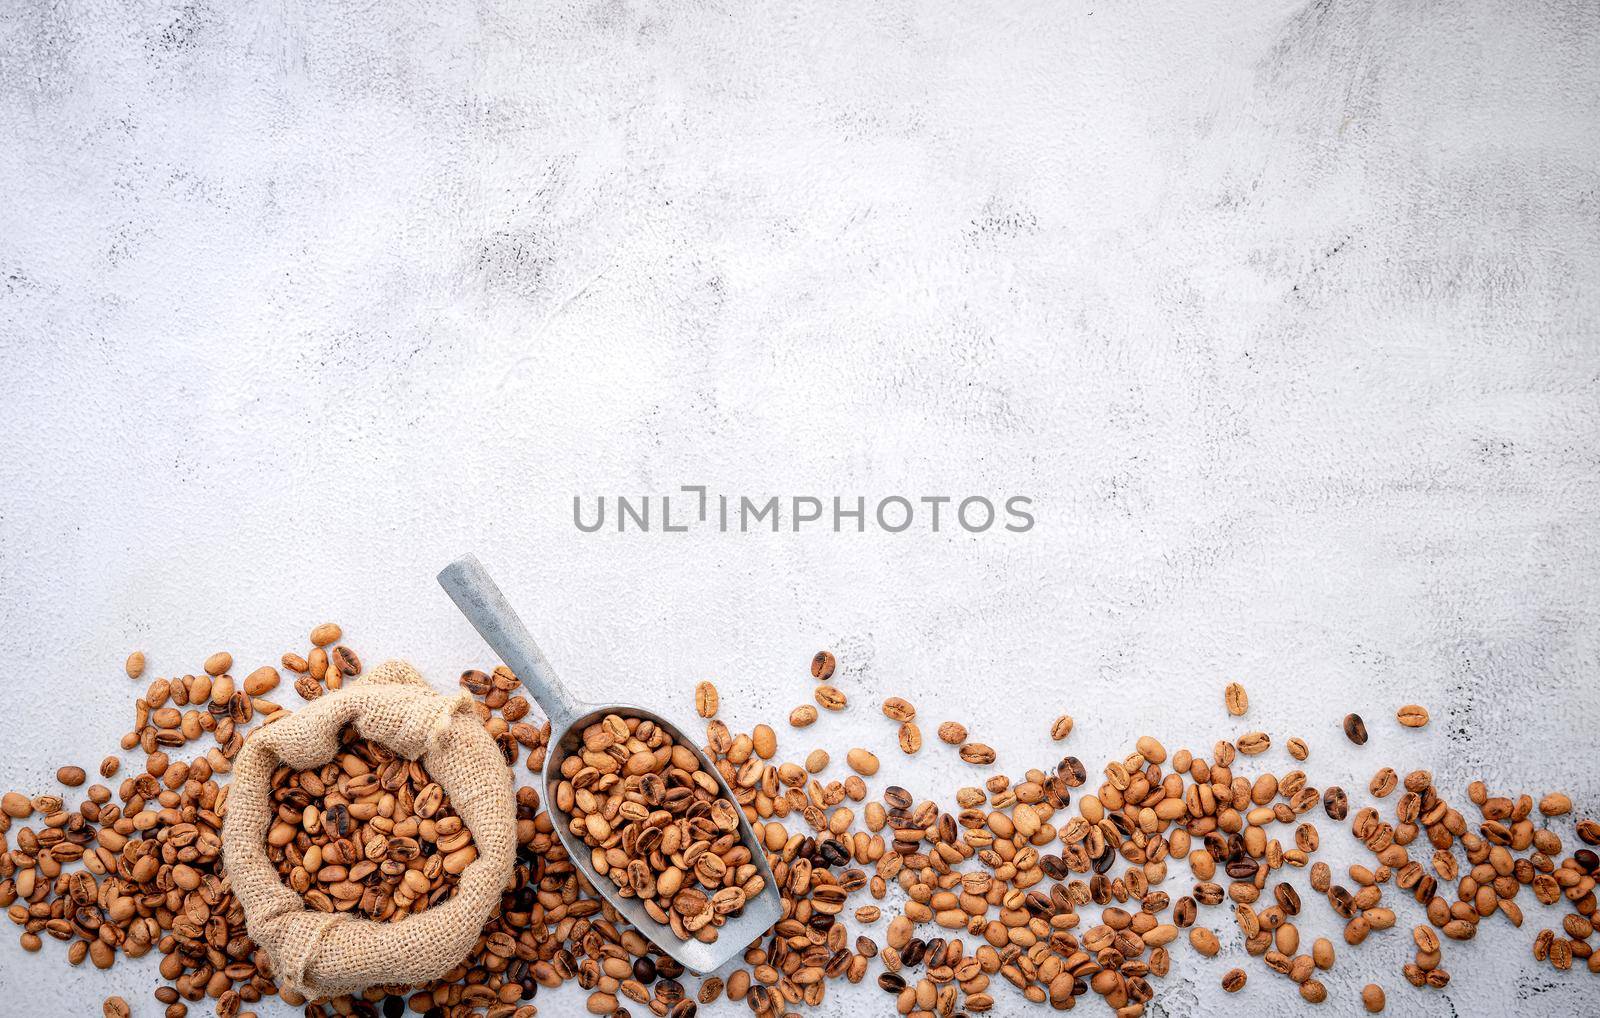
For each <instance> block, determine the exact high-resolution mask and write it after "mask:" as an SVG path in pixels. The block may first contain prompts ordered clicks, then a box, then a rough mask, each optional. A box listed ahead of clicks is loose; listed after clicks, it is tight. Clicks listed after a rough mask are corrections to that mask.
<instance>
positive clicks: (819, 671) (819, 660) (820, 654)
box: [811, 650, 837, 682]
mask: <svg viewBox="0 0 1600 1018" xmlns="http://www.w3.org/2000/svg"><path fill="white" fill-rule="evenodd" d="M836 664H837V662H836V661H835V660H834V657H833V655H832V654H830V653H829V652H828V651H825V650H819V651H817V652H816V654H815V655H813V656H812V658H811V677H812V678H813V679H817V680H819V681H821V682H826V681H828V680H829V679H831V678H832V677H833V669H834V667H835V665H836Z"/></svg>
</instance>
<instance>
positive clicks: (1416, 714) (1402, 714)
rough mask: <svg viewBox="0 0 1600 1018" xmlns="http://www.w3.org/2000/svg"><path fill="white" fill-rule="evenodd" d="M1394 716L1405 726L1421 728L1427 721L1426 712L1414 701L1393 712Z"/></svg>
mask: <svg viewBox="0 0 1600 1018" xmlns="http://www.w3.org/2000/svg"><path fill="white" fill-rule="evenodd" d="M1395 718H1396V719H1397V720H1398V721H1399V722H1400V723H1401V724H1402V725H1404V726H1405V727H1407V728H1421V727H1422V726H1423V725H1425V724H1427V723H1428V712H1427V710H1426V709H1425V708H1423V707H1419V706H1417V705H1416V704H1414V703H1408V704H1406V705H1405V706H1404V707H1401V708H1400V709H1399V710H1398V711H1397V712H1395Z"/></svg>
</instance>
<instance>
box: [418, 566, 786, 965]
mask: <svg viewBox="0 0 1600 1018" xmlns="http://www.w3.org/2000/svg"><path fill="white" fill-rule="evenodd" d="M439 585H440V586H442V587H444V589H445V593H447V594H449V595H450V600H452V601H454V602H455V603H456V607H457V608H459V609H461V613H462V614H463V615H465V616H466V617H467V621H469V622H471V623H472V625H473V628H474V629H476V630H477V631H478V634H479V635H480V636H482V637H483V639H484V642H485V643H487V644H488V645H489V646H490V647H491V648H492V649H493V650H494V652H495V653H496V654H498V655H499V656H500V660H502V661H504V662H505V664H506V667H508V668H510V669H511V670H512V671H513V672H515V673H516V676H517V678H518V679H519V680H520V681H521V682H522V685H523V686H524V687H525V688H526V689H527V690H528V692H529V693H530V694H532V696H533V698H534V700H536V701H538V703H539V706H540V707H542V708H544V713H545V717H547V718H549V719H550V746H549V751H548V752H547V754H546V756H545V762H544V788H543V789H542V790H541V791H542V793H543V796H544V805H545V808H546V809H548V810H550V813H551V819H552V820H553V821H554V827H555V830H556V834H557V835H559V836H560V838H561V844H562V845H563V846H564V847H565V848H566V850H567V855H569V856H571V858H572V863H573V865H574V866H576V867H577V868H578V870H579V872H581V873H582V874H583V875H584V877H585V878H586V879H587V880H588V881H589V883H590V884H591V885H592V886H593V887H594V889H595V890H596V891H597V892H599V893H600V894H601V895H602V896H604V898H605V899H606V901H607V902H609V903H610V904H611V906H612V907H613V908H615V909H616V910H617V911H618V912H620V913H621V914H622V915H623V916H624V917H625V918H627V920H628V921H629V922H630V923H632V924H633V925H634V927H635V928H636V929H638V931H639V932H640V933H642V934H643V935H644V936H645V937H647V938H649V940H650V942H651V943H653V944H654V945H655V946H656V947H658V948H660V949H661V951H662V953H663V954H666V955H667V956H668V957H670V958H672V959H673V960H675V961H677V962H678V963H680V964H681V965H683V967H684V968H687V969H689V970H690V971H693V972H710V971H711V970H713V969H716V968H720V967H721V966H722V965H723V964H724V963H726V962H728V961H729V960H731V959H733V958H734V957H736V956H738V955H740V954H742V953H743V952H744V949H745V948H747V947H749V946H750V945H751V944H753V943H755V942H756V941H757V940H760V939H761V937H763V936H764V935H765V934H766V933H767V931H768V930H770V929H771V928H772V927H773V925H774V924H776V923H777V921H778V920H779V919H780V918H782V915H783V903H782V901H781V900H780V899H779V897H778V886H777V884H776V883H775V882H774V880H773V878H772V869H771V867H769V866H768V865H767V854H766V851H765V850H764V849H763V848H762V846H761V843H760V842H759V841H757V840H756V836H755V832H754V831H752V830H751V829H750V821H749V820H748V819H747V818H746V817H745V815H744V810H743V809H742V808H741V809H739V810H738V814H739V837H740V838H741V839H742V840H743V842H744V846H745V848H747V849H749V851H750V857H751V859H752V861H753V862H754V863H755V865H756V868H757V869H758V870H759V871H760V873H761V876H762V878H763V879H765V880H766V887H765V888H763V889H762V891H761V893H760V894H758V895H756V896H755V897H753V898H751V899H749V900H748V901H746V902H745V905H744V908H743V909H741V910H740V911H739V912H737V913H735V914H734V915H730V916H728V917H727V919H726V921H725V922H724V923H723V924H722V925H721V926H720V927H717V928H716V929H717V939H716V940H715V941H713V942H711V943H709V944H708V943H705V942H703V941H700V940H679V939H678V937H677V935H676V934H674V933H673V932H672V929H671V928H670V927H668V926H666V925H663V924H662V923H659V922H657V921H656V920H655V919H653V918H652V917H651V916H650V914H649V913H648V912H646V911H645V909H644V906H643V905H642V904H640V902H639V901H638V899H636V898H625V897H623V896H622V895H620V894H618V893H617V890H616V886H615V884H613V883H612V881H611V879H610V878H609V877H604V876H601V875H600V873H599V872H598V871H596V870H595V868H594V865H593V863H592V862H591V861H590V852H591V849H590V848H589V846H588V845H586V844H584V842H583V839H581V838H579V837H578V836H577V835H575V834H573V833H572V831H571V830H569V829H568V825H567V823H566V818H565V817H563V816H561V814H560V810H558V809H557V808H556V805H555V789H556V786H557V785H559V784H560V783H561V762H562V761H563V760H565V759H566V758H567V757H568V756H569V755H570V754H571V753H572V752H573V751H574V750H576V749H578V748H579V747H580V746H581V745H582V739H583V730H584V728H586V727H587V726H588V725H590V724H593V723H594V722H596V721H599V720H600V719H601V718H603V717H605V716H606V715H607V714H616V715H618V716H620V717H623V718H639V719H641V720H645V721H651V722H654V723H655V724H656V725H657V726H659V727H660V728H661V729H663V730H664V731H666V732H667V734H669V735H671V736H672V738H673V739H674V740H676V741H677V742H678V744H679V745H681V746H684V747H686V748H688V749H689V750H690V751H692V752H693V753H694V755H695V757H696V758H697V759H698V760H699V761H700V768H701V770H704V771H705V772H706V773H707V774H709V775H711V776H712V777H713V778H715V779H716V781H717V784H718V786H720V788H721V794H722V795H724V796H726V797H727V799H728V800H729V801H730V802H735V803H736V802H737V801H738V800H737V799H736V798H735V797H734V794H733V789H731V788H729V787H728V782H727V781H726V780H725V779H724V778H723V776H722V772H721V771H719V770H717V768H716V766H715V765H714V764H712V762H711V760H710V759H709V758H708V757H707V756H706V754H705V753H704V752H703V751H702V750H701V749H700V746H699V745H698V743H697V742H696V741H695V740H694V739H691V738H689V737H687V736H686V735H684V733H683V732H682V731H681V730H680V729H679V728H678V726H677V725H674V724H673V723H672V722H671V721H668V720H667V719H666V718H664V717H662V716H661V715H659V714H657V713H655V712H654V711H649V710H645V709H644V708H643V707H630V706H627V705H623V704H613V705H609V706H602V705H597V704H591V703H580V702H579V701H577V700H575V699H573V697H572V694H571V693H569V692H567V687H566V686H564V685H562V684H561V680H560V679H559V678H557V677H556V673H555V670H554V669H552V668H551V667H550V662H549V661H547V660H545V656H544V654H543V653H542V652H541V651H540V650H539V645H538V644H536V643H534V642H533V637H532V636H530V635H529V634H528V629H527V627H526V626H524V625H523V624H522V619H520V618H519V617H518V616H517V613H516V611H515V610H513V609H512V607H511V605H510V603H509V602H507V601H506V598H505V595H504V594H502V593H500V588H499V587H498V586H496V585H495V582H494V580H493V579H491V578H490V576H489V573H488V572H487V571H486V570H485V569H484V568H483V566H482V565H481V564H480V563H479V562H478V560H477V559H476V558H475V557H473V556H471V555H467V556H465V557H464V558H461V559H458V560H456V561H455V562H452V563H451V564H450V565H449V566H447V567H446V568H445V570H444V571H443V572H441V573H440V574H439Z"/></svg>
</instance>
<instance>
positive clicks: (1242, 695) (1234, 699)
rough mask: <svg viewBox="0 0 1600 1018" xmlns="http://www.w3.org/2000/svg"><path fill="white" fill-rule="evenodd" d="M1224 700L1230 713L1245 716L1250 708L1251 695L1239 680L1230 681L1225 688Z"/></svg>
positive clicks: (1238, 716) (1240, 716)
mask: <svg viewBox="0 0 1600 1018" xmlns="http://www.w3.org/2000/svg"><path fill="white" fill-rule="evenodd" d="M1222 702H1223V704H1224V705H1225V706H1226V707H1227V708H1228V713H1229V714H1231V715H1232V716H1234V717H1236V718H1242V717H1244V715H1245V712H1246V711H1248V710H1249V709H1250V695H1249V694H1248V693H1246V692H1245V691H1244V687H1243V686H1241V685H1240V684H1239V683H1237V682H1230V683H1228V684H1227V686H1226V687H1224V688H1223V690H1222Z"/></svg>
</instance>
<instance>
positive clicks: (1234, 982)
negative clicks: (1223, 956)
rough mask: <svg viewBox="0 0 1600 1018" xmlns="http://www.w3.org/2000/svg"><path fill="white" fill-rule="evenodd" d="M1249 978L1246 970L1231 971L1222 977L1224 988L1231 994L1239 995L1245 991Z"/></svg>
mask: <svg viewBox="0 0 1600 1018" xmlns="http://www.w3.org/2000/svg"><path fill="white" fill-rule="evenodd" d="M1248 978H1249V976H1247V975H1246V974H1245V971H1244V969H1229V970H1228V971H1227V972H1225V973H1224V974H1223V976H1222V988H1223V989H1224V990H1226V991H1228V992H1229V993H1238V992H1239V991H1240V990H1242V989H1244V984H1245V980H1246V979H1248Z"/></svg>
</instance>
